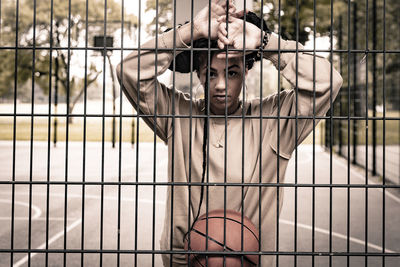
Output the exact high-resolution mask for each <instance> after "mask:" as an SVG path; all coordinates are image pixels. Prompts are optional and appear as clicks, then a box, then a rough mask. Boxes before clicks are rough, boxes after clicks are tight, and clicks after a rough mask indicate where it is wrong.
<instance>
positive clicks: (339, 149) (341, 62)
mask: <svg viewBox="0 0 400 267" xmlns="http://www.w3.org/2000/svg"><path fill="white" fill-rule="evenodd" d="M338 35H339V36H338V39H339V40H338V49H339V50H342V49H343V17H342V16H341V15H340V16H339V29H338ZM339 72H340V73H343V56H342V53H339ZM342 95H343V93H342V90H340V91H339V95H338V97H339V116H340V117H341V116H342V115H343V107H342V106H343V105H342ZM338 122H339V131H338V132H339V148H338V154H339V156H342V148H343V134H342V127H343V122H342V120H341V119H339V120H338Z"/></svg>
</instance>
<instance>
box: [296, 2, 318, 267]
mask: <svg viewBox="0 0 400 267" xmlns="http://www.w3.org/2000/svg"><path fill="white" fill-rule="evenodd" d="M299 8H300V6H299V1H298V0H296V82H295V88H294V90H295V91H296V110H295V120H296V123H295V150H294V156H295V158H294V183H295V184H297V183H298V150H297V145H298V142H297V140H298V139H297V138H298V132H299V129H298V119H299V118H298V109H299V104H298V100H299V97H298V96H299V76H298V72H299V27H300V26H299V12H300V11H299ZM314 14H315V10H314ZM314 17H315V16H314ZM297 208H298V188H297V186H296V187H295V188H294V241H293V242H294V244H293V247H294V252H295V253H296V252H297V237H298V236H297V223H298V213H297ZM297 260H298V258H297V255H295V256H294V266H295V267H296V266H297Z"/></svg>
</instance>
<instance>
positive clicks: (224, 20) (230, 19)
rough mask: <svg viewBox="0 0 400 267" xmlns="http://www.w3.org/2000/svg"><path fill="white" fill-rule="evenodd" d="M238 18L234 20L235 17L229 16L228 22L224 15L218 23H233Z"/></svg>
mask: <svg viewBox="0 0 400 267" xmlns="http://www.w3.org/2000/svg"><path fill="white" fill-rule="evenodd" d="M235 19H236V18H234V17H233V16H228V21H227V19H226V15H222V16H220V17H219V18H218V19H217V21H218V22H233V21H234V20H235Z"/></svg>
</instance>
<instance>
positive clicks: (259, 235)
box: [258, 0, 267, 266]
mask: <svg viewBox="0 0 400 267" xmlns="http://www.w3.org/2000/svg"><path fill="white" fill-rule="evenodd" d="M261 19H264V0H261ZM263 27H264V23H261V34H260V40H262V39H263V31H265V30H267V29H263ZM264 34H267V33H264ZM263 48H264V47H263ZM263 59H264V49H262V50H261V60H260V101H262V99H263V73H264V72H263V67H264V64H263ZM261 107H263V103H262V102H261ZM259 120H260V132H259V135H260V137H259V142H260V146H259V148H258V149H259V155H260V163H259V166H258V168H259V172H258V182H259V183H260V184H261V183H262V176H263V175H262V162H263V157H262V154H263V150H262V145H261V144H262V132H263V130H262V128H263V127H262V125H263V112H262V108H260V118H259ZM258 200H259V201H258V237H259V241H258V251H261V252H264V251H263V249H262V246H261V244H262V242H263V239H262V235H261V228H262V209H261V202H262V185H260V186H259V187H258ZM264 257H265V256H264ZM261 259H262V257H261V254H260V255H259V256H258V262H261ZM261 266H262V264H261Z"/></svg>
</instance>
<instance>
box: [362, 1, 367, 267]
mask: <svg viewBox="0 0 400 267" xmlns="http://www.w3.org/2000/svg"><path fill="white" fill-rule="evenodd" d="M365 13H366V14H365V54H364V57H365V92H366V93H365V185H366V187H365V244H364V252H365V255H366V256H365V267H367V266H368V187H367V186H368V49H369V46H368V44H369V42H368V38H369V32H368V21H369V12H368V0H365ZM361 64H363V61H362V60H361ZM360 101H362V94H361V92H360ZM360 111H361V105H360ZM360 115H361V112H360Z"/></svg>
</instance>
